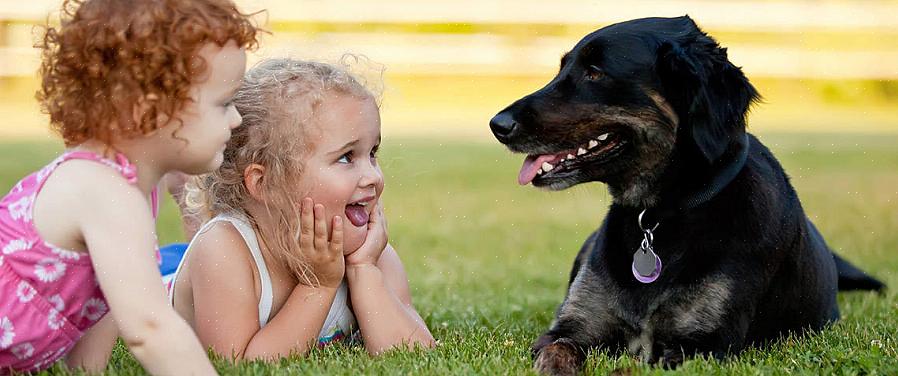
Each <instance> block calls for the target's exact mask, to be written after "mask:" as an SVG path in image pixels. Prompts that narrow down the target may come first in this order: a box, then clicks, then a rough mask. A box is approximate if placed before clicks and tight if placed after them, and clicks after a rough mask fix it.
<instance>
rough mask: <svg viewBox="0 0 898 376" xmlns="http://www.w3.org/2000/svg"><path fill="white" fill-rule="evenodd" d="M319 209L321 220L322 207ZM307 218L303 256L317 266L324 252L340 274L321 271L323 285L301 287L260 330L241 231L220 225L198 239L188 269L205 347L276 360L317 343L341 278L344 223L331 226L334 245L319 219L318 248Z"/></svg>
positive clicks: (197, 324) (242, 356)
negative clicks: (317, 252) (316, 254)
mask: <svg viewBox="0 0 898 376" xmlns="http://www.w3.org/2000/svg"><path fill="white" fill-rule="evenodd" d="M320 211H321V213H322V215H321V216H323V211H324V207H323V206H321V207H320ZM316 214H317V213H316ZM303 215H304V216H306V215H308V217H307V218H306V220H307V222H306V223H304V224H303V229H309V230H310V231H308V232H307V233H304V234H302V235H301V240H300V241H301V242H303V240H304V239H309V242H307V243H306V244H304V245H303V249H304V252H305V253H306V254H307V256H308V257H309V259H310V261H313V264H315V262H314V261H315V259H314V256H315V253H316V252H315V250H316V249H322V248H323V249H325V251H324V252H320V253H319V256H328V257H331V258H332V259H333V260H330V261H329V262H330V263H334V262H336V261H338V264H339V265H338V268H337V269H339V272H338V273H336V274H334V273H331V274H332V275H328V273H319V278H320V279H321V280H322V285H321V286H320V287H311V286H304V285H297V286H296V287H295V288H294V289H293V291H292V292H291V294H290V296H289V297H288V298H287V302H286V303H284V306H283V307H281V309H280V310H279V311H278V312H277V314H276V315H275V316H274V317H272V318H271V320H269V322H268V323H267V324H266V325H265V326H264V327H262V328H260V327H259V311H258V304H259V297H258V296H257V294H255V288H254V284H255V280H254V278H255V277H254V275H253V272H252V268H253V266H252V265H253V263H254V262H253V260H252V257H251V256H250V251H249V248H247V246H246V243H245V242H244V241H243V238H242V237H241V236H240V233H239V232H238V231H237V230H236V229H235V228H234V227H233V226H231V225H230V224H218V225H215V226H213V227H212V228H211V229H210V230H209V231H208V232H204V233H202V234H200V235H199V237H198V238H197V240H196V242H195V243H194V245H193V247H194V249H193V251H192V257H191V259H190V262H191V266H190V269H189V270H190V273H191V276H190V280H191V284H192V287H193V296H194V317H195V324H194V325H195V327H196V331H197V333H198V335H199V337H200V340H201V341H202V342H203V344H206V345H209V346H212V347H213V348H214V349H215V351H217V352H218V353H220V354H222V355H225V356H233V357H234V358H236V359H255V358H262V359H274V358H278V357H282V356H287V355H290V354H291V353H300V354H304V353H306V352H308V350H309V348H310V346H311V345H313V344H315V343H317V340H318V334H319V333H320V331H321V326H322V325H323V324H324V320H325V319H326V318H327V313H328V311H329V310H330V307H331V304H332V303H333V301H334V296H335V295H336V292H337V286H339V283H340V281H341V280H342V278H343V264H342V255H343V245H342V225H340V226H336V225H335V226H334V227H333V228H334V229H335V230H334V234H333V238H334V239H335V241H334V242H331V243H330V244H328V243H327V232H326V227H325V225H324V221H323V219H321V220H320V221H319V223H318V224H317V228H315V230H314V231H315V233H314V235H318V234H321V236H318V237H317V241H318V244H312V242H313V240H311V237H312V236H313V234H312V232H311V229H312V225H311V223H312V212H311V207H310V210H309V212H308V213H306V212H304V214H303ZM318 218H319V217H316V220H317V219H318ZM328 249H329V251H328ZM306 250H308V251H306ZM319 269H320V268H319Z"/></svg>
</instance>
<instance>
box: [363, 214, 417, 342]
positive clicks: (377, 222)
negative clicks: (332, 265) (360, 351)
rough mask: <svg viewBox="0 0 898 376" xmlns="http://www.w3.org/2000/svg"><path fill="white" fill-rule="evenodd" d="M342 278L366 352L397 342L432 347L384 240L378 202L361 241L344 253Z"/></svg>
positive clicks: (399, 267)
mask: <svg viewBox="0 0 898 376" xmlns="http://www.w3.org/2000/svg"><path fill="white" fill-rule="evenodd" d="M346 278H347V280H348V281H349V296H350V299H351V300H352V306H353V312H354V313H355V315H356V318H357V319H358V322H359V326H360V329H361V332H362V338H363V339H364V340H365V349H367V350H368V352H369V353H371V354H375V355H376V354H380V353H382V352H384V351H386V350H389V349H390V348H392V347H395V346H399V345H406V346H407V347H410V348H411V347H414V346H417V345H421V346H424V347H431V346H433V343H434V341H433V336H431V335H430V331H429V330H427V326H426V325H425V324H424V320H421V316H419V315H418V312H417V311H415V308H414V307H413V306H412V300H411V295H410V294H409V291H408V278H407V277H406V275H405V270H404V269H403V268H402V262H401V261H400V260H399V256H398V255H397V254H396V251H395V250H393V247H391V246H390V245H389V244H388V243H387V224H386V220H385V219H384V215H383V206H382V204H380V203H378V205H377V208H376V209H375V212H374V213H373V215H372V216H371V220H370V221H369V222H368V235H367V236H366V237H365V242H364V243H363V244H362V246H361V247H359V249H358V250H356V251H354V252H352V253H350V254H348V255H346Z"/></svg>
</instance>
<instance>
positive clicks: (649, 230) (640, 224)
mask: <svg viewBox="0 0 898 376" xmlns="http://www.w3.org/2000/svg"><path fill="white" fill-rule="evenodd" d="M646 210H649V209H642V213H639V218H638V222H639V228H640V229H642V231H648V232H652V231H655V230H656V229H658V226H659V225H661V222H658V223H656V224H655V227H652V228H651V229H647V228H645V226H643V225H642V216H643V215H644V214H645V212H646Z"/></svg>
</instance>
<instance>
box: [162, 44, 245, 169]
mask: <svg viewBox="0 0 898 376" xmlns="http://www.w3.org/2000/svg"><path fill="white" fill-rule="evenodd" d="M199 56H200V57H201V58H202V59H203V60H204V61H205V63H206V73H205V75H206V77H205V79H204V80H202V81H201V82H199V83H198V84H196V85H194V86H193V87H191V95H190V96H191V98H192V99H193V101H192V102H189V103H188V104H187V105H186V106H185V107H184V108H183V109H182V110H181V111H180V112H179V113H178V115H179V120H180V121H172V122H170V123H169V124H168V125H166V126H165V127H164V128H163V129H164V132H160V133H159V135H158V136H157V137H156V138H157V139H159V140H161V142H162V143H163V144H164V145H166V146H168V149H171V148H175V149H176V150H173V151H172V150H168V151H165V152H164V153H161V154H162V157H163V158H166V159H168V165H169V167H171V168H173V169H176V170H180V171H182V172H186V173H188V174H200V173H204V172H208V171H212V170H215V169H217V168H218V167H219V166H220V165H221V162H222V160H223V155H222V153H223V152H224V149H225V146H226V145H227V142H228V140H229V139H230V137H231V130H232V129H234V128H236V127H237V126H239V125H240V122H241V120H242V119H241V117H240V114H239V113H237V109H235V108H234V105H233V104H232V103H231V99H232V98H233V96H234V93H235V92H236V91H237V89H238V88H239V87H240V84H241V82H242V81H243V71H244V70H245V69H246V52H245V51H244V50H243V49H241V48H239V47H237V44H236V43H235V42H234V41H230V42H228V43H227V44H225V45H224V46H223V47H219V46H218V45H216V44H214V43H209V44H207V45H205V46H203V48H201V49H200V51H199ZM177 140H183V141H186V143H185V142H174V141H177Z"/></svg>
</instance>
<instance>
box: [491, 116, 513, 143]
mask: <svg viewBox="0 0 898 376" xmlns="http://www.w3.org/2000/svg"><path fill="white" fill-rule="evenodd" d="M490 129H492V130H493V135H495V136H496V139H498V140H499V142H503V143H504V142H508V141H509V140H511V138H512V136H514V134H515V133H517V132H515V131H517V129H518V122H516V121H514V117H512V116H511V114H509V113H508V112H504V111H503V112H500V113H498V114H497V115H496V116H493V119H492V120H490Z"/></svg>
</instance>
